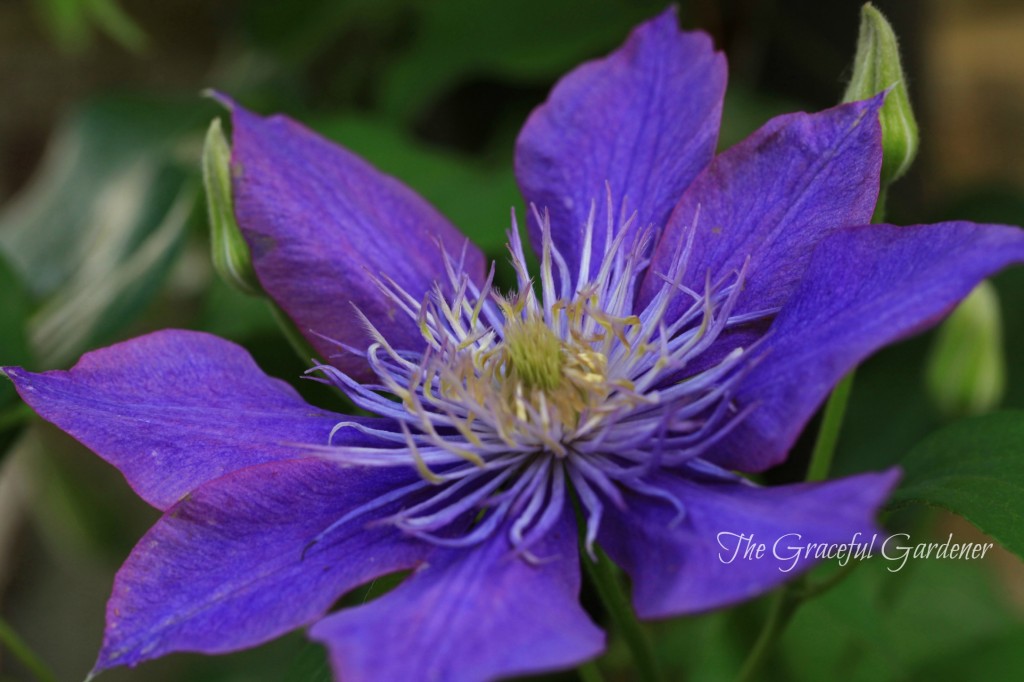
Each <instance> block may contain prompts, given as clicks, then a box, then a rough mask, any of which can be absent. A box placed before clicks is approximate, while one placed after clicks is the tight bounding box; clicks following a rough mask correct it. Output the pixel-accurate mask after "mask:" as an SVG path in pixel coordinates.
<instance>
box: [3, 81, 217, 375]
mask: <svg viewBox="0 0 1024 682" xmlns="http://www.w3.org/2000/svg"><path fill="white" fill-rule="evenodd" d="M211 113H213V105H212V104H210V103H208V102H204V101H202V100H200V99H199V98H198V97H197V98H194V99H191V100H188V101H185V102H181V101H176V100H167V99H155V98H143V97H138V96H134V97H111V98H104V99H100V100H96V101H94V102H92V103H91V104H88V105H86V106H84V107H83V108H82V109H80V110H79V111H78V112H77V113H76V114H74V115H73V116H71V117H70V118H69V119H68V120H67V121H66V122H65V123H64V124H63V125H62V127H61V128H60V129H59V130H58V132H57V133H56V134H55V136H54V139H53V140H52V142H51V144H50V146H49V149H48V152H47V156H46V158H45V159H44V161H43V163H42V165H41V167H40V169H39V171H38V172H37V173H36V175H35V176H34V177H33V179H32V181H31V182H30V183H29V185H28V186H27V187H26V188H25V189H24V190H23V191H22V192H21V193H20V194H19V195H18V196H16V197H15V199H14V200H13V201H12V202H11V203H10V204H9V205H8V206H7V207H5V209H4V211H3V213H2V214H0V251H3V252H4V253H5V254H6V256H7V257H8V258H9V259H10V261H11V264H12V266H14V268H15V270H16V271H17V272H18V273H19V274H20V275H21V277H22V279H23V281H24V282H25V284H26V286H28V288H29V289H30V291H31V292H32V293H33V295H34V296H35V297H36V298H37V299H39V300H40V301H41V302H42V306H41V308H40V309H39V311H38V312H37V313H36V314H35V315H33V317H32V320H31V322H30V325H29V342H30V345H31V347H32V348H33V350H34V351H35V353H36V358H37V359H38V360H39V361H40V363H42V364H43V365H44V366H47V367H52V366H54V365H59V364H65V363H67V362H69V361H70V360H72V359H74V358H75V357H77V356H78V355H79V354H80V353H81V352H82V351H83V350H84V349H85V348H87V347H89V346H94V345H97V344H99V343H104V342H109V341H111V340H113V338H114V337H116V335H117V331H118V330H119V329H123V328H124V326H125V325H126V324H127V323H129V322H131V320H132V319H134V317H135V316H136V315H137V314H138V313H139V312H140V311H141V310H142V308H143V307H144V305H145V304H146V303H147V302H148V301H149V300H151V299H152V297H153V296H154V294H155V293H156V291H157V290H158V287H159V285H160V283H161V282H162V281H163V278H164V276H165V275H166V274H167V272H168V271H169V269H170V266H171V264H172V263H173V262H174V258H175V256H176V255H177V253H178V251H179V248H178V247H179V246H180V245H181V243H182V237H183V235H184V231H185V226H186V224H187V223H188V221H189V220H190V219H191V216H192V213H193V210H192V209H193V207H194V205H195V197H196V196H197V191H198V179H197V177H196V170H197V169H196V164H195V161H196V159H197V158H198V141H199V139H200V137H199V136H200V134H201V133H200V131H201V126H202V124H203V123H204V122H205V121H207V120H209V116H210V114H211ZM189 145H192V151H191V152H189V151H188V147H189ZM183 150H184V151H185V153H183Z"/></svg>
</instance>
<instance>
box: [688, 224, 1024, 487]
mask: <svg viewBox="0 0 1024 682" xmlns="http://www.w3.org/2000/svg"><path fill="white" fill-rule="evenodd" d="M1022 262H1024V230H1021V229H1020V228H1016V227H1005V226H999V225H975V224H973V223H965V222H955V223H941V224H937V225H915V226H912V227H894V226H892V225H865V226H860V227H850V228H846V229H843V230H839V231H838V232H836V233H834V234H832V235H831V236H829V237H828V238H826V239H825V240H824V241H823V242H822V243H821V245H820V246H819V247H818V248H817V249H816V250H815V252H814V254H813V256H812V257H811V260H810V264H809V266H808V268H807V270H806V272H805V274H804V278H803V281H802V282H801V283H800V285H799V286H798V287H797V289H796V291H795V292H794V293H793V294H792V296H791V297H790V298H789V300H788V301H787V303H786V304H785V306H783V309H782V311H781V312H780V313H779V315H778V317H777V318H776V319H775V321H774V322H773V324H772V326H771V327H770V328H769V330H768V335H767V337H766V338H765V340H764V342H763V345H762V346H761V351H760V353H761V358H760V362H759V363H758V365H757V367H755V368H754V369H753V371H751V372H750V374H749V375H748V376H747V377H745V378H744V379H743V381H742V382H741V383H740V384H739V386H738V387H737V388H736V392H735V394H734V398H733V400H734V401H735V403H736V404H737V406H738V407H739V408H740V409H742V407H743V406H747V405H754V406H755V407H754V408H753V409H752V410H751V412H750V414H749V415H748V416H747V418H746V419H744V420H743V421H741V422H740V423H739V425H738V426H737V427H736V428H735V429H734V430H733V431H732V432H731V433H730V434H729V436H727V437H726V438H725V439H724V440H723V441H722V442H721V443H720V444H719V445H717V446H716V447H715V448H714V449H713V450H712V451H711V452H710V453H709V454H708V455H707V459H709V460H711V461H713V462H715V463H716V464H718V465H720V466H723V467H726V468H729V469H739V470H741V471H760V470H763V469H767V468H768V467H771V466H773V465H775V464H778V463H779V462H781V461H782V460H783V459H785V457H786V454H787V453H788V452H789V449H790V448H791V447H792V446H793V443H794V442H795V441H796V438H797V436H799V435H800V431H801V430H802V429H803V428H804V426H805V425H806V424H807V421H808V420H809V419H810V418H811V416H813V414H814V412H815V410H817V409H818V407H819V406H820V405H821V403H822V402H823V401H824V400H825V398H826V396H827V395H828V393H829V391H831V390H832V388H833V387H834V386H835V385H836V384H837V383H838V382H839V380H840V379H841V378H842V377H843V375H845V374H846V373H847V372H849V371H850V370H851V369H853V368H854V367H855V366H856V365H857V364H859V363H860V362H861V361H863V360H864V359H865V358H867V357H868V356H869V355H870V354H871V353H873V352H874V351H876V350H878V349H879V348H881V347H883V346H886V345H888V344H890V343H893V342H895V341H898V340H899V339H903V338H906V337H908V336H911V335H913V334H916V333H918V332H920V331H923V330H924V329H926V328H927V327H930V326H931V325H933V324H935V323H937V322H938V321H939V320H941V319H942V318H943V317H944V316H945V315H946V314H947V313H949V312H950V311H951V310H952V309H953V307H954V306H955V305H956V304H957V303H958V302H959V301H960V300H961V299H963V298H964V297H965V296H967V294H968V293H970V291H971V289H973V288H974V287H975V286H976V285H977V284H978V282H980V281H981V280H982V279H984V278H986V277H988V276H990V275H993V274H995V273H996V272H997V271H999V270H1001V269H1002V268H1004V267H1006V266H1008V265H1011V264H1014V263H1022Z"/></svg>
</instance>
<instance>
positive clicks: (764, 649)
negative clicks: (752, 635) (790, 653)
mask: <svg viewBox="0 0 1024 682" xmlns="http://www.w3.org/2000/svg"><path fill="white" fill-rule="evenodd" d="M798 582H802V581H798ZM799 604H800V598H799V597H798V596H797V595H796V593H795V591H794V590H793V589H792V586H787V587H784V588H782V589H780V590H778V591H776V593H775V595H774V597H773V598H772V604H771V607H770V608H769V611H768V619H767V620H766V621H765V623H764V627H762V628H761V633H760V634H759V635H758V636H757V641H756V642H754V648H753V649H751V650H750V653H749V654H748V655H747V660H746V661H744V663H743V668H741V669H740V674H739V675H738V676H737V677H736V681H737V682H750V680H753V679H755V678H754V675H755V674H756V673H757V671H758V670H759V669H760V668H761V664H762V663H764V658H765V656H766V655H767V654H768V652H769V651H771V649H772V647H774V646H775V642H776V640H778V638H779V635H781V634H782V631H783V630H785V629H786V625H787V624H789V619H790V618H791V617H792V616H793V613H794V612H795V611H796V607H797V606H798V605H799Z"/></svg>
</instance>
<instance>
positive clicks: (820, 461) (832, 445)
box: [807, 370, 855, 481]
mask: <svg viewBox="0 0 1024 682" xmlns="http://www.w3.org/2000/svg"><path fill="white" fill-rule="evenodd" d="M854 372H855V370H853V371H851V372H850V373H849V374H847V375H846V376H845V377H843V380H842V381H840V382H839V385H838V386H836V387H835V390H833V391H832V395H830V396H829V397H828V402H827V403H825V414H824V415H823V416H822V418H821V428H820V429H819V430H818V438H817V440H816V441H815V442H814V451H813V452H812V453H811V463H810V464H809V465H808V467H807V480H808V481H824V480H825V479H826V478H828V472H829V469H831V468H832V458H833V457H834V456H835V454H836V444H837V443H838V442H839V430H840V429H841V428H842V426H843V417H845V416H846V405H847V403H848V402H849V400H850V390H851V389H852V388H853V377H854Z"/></svg>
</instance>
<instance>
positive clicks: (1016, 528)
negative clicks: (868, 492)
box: [892, 411, 1024, 556]
mask: <svg viewBox="0 0 1024 682" xmlns="http://www.w3.org/2000/svg"><path fill="white" fill-rule="evenodd" d="M902 466H903V469H904V472H905V475H904V479H903V484H902V485H901V486H900V487H899V489H898V490H897V491H896V493H895V494H894V495H893V498H892V504H893V506H895V507H899V506H902V505H905V504H908V503H912V502H920V503H924V504H929V505H933V506H938V507H943V508H945V509H948V510H950V511H952V512H954V513H956V514H960V515H961V516H963V517H964V518H966V519H967V520H968V521H970V522H971V523H973V524H974V525H976V526H977V527H978V528H980V529H981V530H982V531H984V532H985V533H987V534H989V535H991V536H992V537H993V538H995V539H996V540H998V541H999V542H1000V544H1002V545H1003V547H1005V548H1006V549H1008V550H1010V551H1011V552H1014V553H1016V554H1017V555H1018V556H1024V411H1007V412H997V413H993V414H989V415H984V416H981V417H974V418H971V419H964V420H962V421H958V422H956V423H954V424H952V425H950V426H947V427H945V428H943V429H940V430H939V431H937V432H935V433H933V434H932V435H930V436H929V437H928V438H926V439H924V440H923V441H921V443H919V444H918V445H917V446H915V447H914V448H913V450H911V451H910V453H909V454H908V455H907V457H906V459H904V460H903V462H902Z"/></svg>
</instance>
